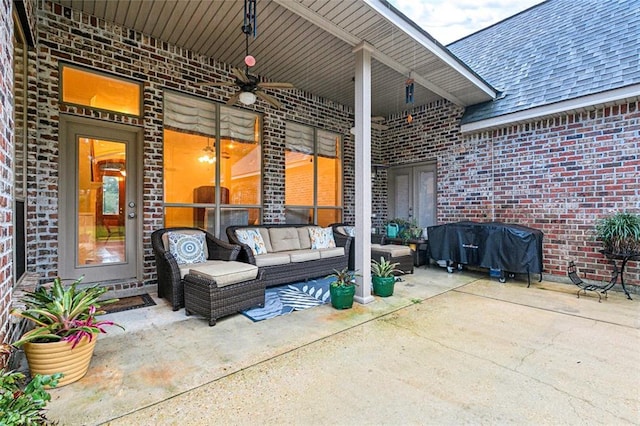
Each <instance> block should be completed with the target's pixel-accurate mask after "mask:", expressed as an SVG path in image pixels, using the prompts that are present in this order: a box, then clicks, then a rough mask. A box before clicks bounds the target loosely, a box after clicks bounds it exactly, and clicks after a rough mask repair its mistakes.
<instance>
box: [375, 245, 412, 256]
mask: <svg viewBox="0 0 640 426" xmlns="http://www.w3.org/2000/svg"><path fill="white" fill-rule="evenodd" d="M371 251H377V252H382V253H388V254H389V255H390V256H391V257H400V256H411V249H410V248H409V247H408V246H401V245H399V244H385V245H379V244H371Z"/></svg>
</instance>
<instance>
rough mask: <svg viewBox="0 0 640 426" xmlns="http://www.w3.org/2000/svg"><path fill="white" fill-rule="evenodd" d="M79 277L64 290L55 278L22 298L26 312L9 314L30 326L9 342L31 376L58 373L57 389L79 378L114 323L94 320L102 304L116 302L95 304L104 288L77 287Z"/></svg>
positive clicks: (20, 311)
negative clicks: (100, 338) (100, 336)
mask: <svg viewBox="0 0 640 426" xmlns="http://www.w3.org/2000/svg"><path fill="white" fill-rule="evenodd" d="M81 280H82V278H80V279H78V280H75V281H74V282H73V283H72V284H71V285H70V286H68V287H65V286H63V284H62V280H61V279H60V278H59V277H58V278H56V279H54V281H53V283H52V285H51V286H50V287H49V286H42V287H40V288H38V289H37V290H36V291H33V292H26V293H25V296H24V297H23V299H22V302H23V303H24V305H25V307H26V309H24V310H19V309H13V310H12V311H11V314H12V315H15V316H18V317H20V318H24V319H26V320H28V321H30V322H32V323H33V326H34V327H33V328H32V329H31V330H29V331H27V332H26V333H24V334H23V335H22V337H21V338H20V339H19V340H18V341H16V342H14V343H13V346H15V347H21V346H23V347H24V352H25V355H26V357H27V362H28V364H29V370H30V371H31V375H32V376H33V375H35V374H43V375H48V374H54V373H62V374H63V378H62V379H61V380H60V381H59V383H58V385H59V386H64V385H67V384H69V383H72V382H75V381H76V380H79V379H81V378H82V377H83V376H84V375H85V374H86V373H87V370H88V369H89V363H90V362H91V357H92V355H93V350H94V348H95V344H96V341H97V338H98V334H100V333H106V331H105V327H106V326H111V325H116V326H118V327H120V328H122V327H121V326H119V325H118V324H115V323H114V322H113V321H97V320H96V317H97V316H99V315H102V314H104V313H105V312H104V311H101V310H99V309H100V307H101V306H102V305H106V304H109V303H113V302H115V301H117V300H118V299H109V300H104V301H99V300H98V299H99V298H100V297H101V296H102V295H103V294H104V293H105V292H106V291H107V289H106V288H105V287H100V286H93V287H84V288H78V284H79V283H80V281H81Z"/></svg>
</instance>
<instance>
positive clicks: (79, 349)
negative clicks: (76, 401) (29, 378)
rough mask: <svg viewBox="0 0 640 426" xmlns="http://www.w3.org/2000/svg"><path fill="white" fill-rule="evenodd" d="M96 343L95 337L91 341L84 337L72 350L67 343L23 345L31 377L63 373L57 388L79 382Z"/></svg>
mask: <svg viewBox="0 0 640 426" xmlns="http://www.w3.org/2000/svg"><path fill="white" fill-rule="evenodd" d="M97 341H98V336H97V335H95V336H93V339H91V341H89V339H88V338H86V337H85V338H84V339H82V341H81V342H80V343H78V344H77V345H76V347H75V348H73V349H71V343H69V342H50V343H31V342H29V343H25V344H24V353H25V355H26V356H27V362H28V363H29V370H30V372H31V374H32V375H34V374H54V373H63V374H64V377H63V378H62V379H60V381H59V382H58V386H57V387H60V386H64V385H68V384H69V383H73V382H75V381H77V380H80V379H81V378H82V377H84V375H85V374H87V370H88V369H89V364H90V363H91V357H92V356H93V350H94V349H95V347H96V342H97Z"/></svg>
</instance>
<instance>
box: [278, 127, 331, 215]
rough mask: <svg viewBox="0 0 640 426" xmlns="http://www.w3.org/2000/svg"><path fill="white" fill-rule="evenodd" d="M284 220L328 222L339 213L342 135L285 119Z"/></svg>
mask: <svg viewBox="0 0 640 426" xmlns="http://www.w3.org/2000/svg"><path fill="white" fill-rule="evenodd" d="M285 212H286V220H287V223H315V224H318V225H321V226H327V225H329V224H331V223H335V222H340V221H341V217H342V138H341V137H340V135H339V134H337V133H333V132H329V131H326V130H322V129H316V128H313V127H310V126H305V125H303V124H299V123H294V122H287V123H286V130H285Z"/></svg>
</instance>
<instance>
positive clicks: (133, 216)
mask: <svg viewBox="0 0 640 426" xmlns="http://www.w3.org/2000/svg"><path fill="white" fill-rule="evenodd" d="M127 217H128V218H129V219H135V217H136V214H135V213H134V212H131V213H129V214H128V215H127Z"/></svg>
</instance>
